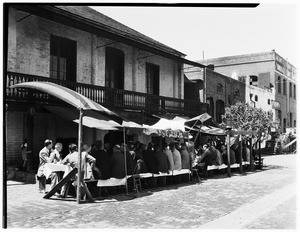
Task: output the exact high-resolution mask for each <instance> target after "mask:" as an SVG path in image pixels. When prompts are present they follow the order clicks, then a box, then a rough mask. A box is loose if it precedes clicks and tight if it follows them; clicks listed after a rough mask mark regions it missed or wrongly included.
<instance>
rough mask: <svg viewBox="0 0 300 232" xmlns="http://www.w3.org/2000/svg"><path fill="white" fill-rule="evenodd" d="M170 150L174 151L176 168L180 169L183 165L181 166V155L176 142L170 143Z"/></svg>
mask: <svg viewBox="0 0 300 232" xmlns="http://www.w3.org/2000/svg"><path fill="white" fill-rule="evenodd" d="M170 150H171V152H172V153H173V160H174V170H178V171H180V170H181V168H182V166H181V156H180V153H179V151H178V150H177V149H176V145H175V143H174V142H171V143H170Z"/></svg>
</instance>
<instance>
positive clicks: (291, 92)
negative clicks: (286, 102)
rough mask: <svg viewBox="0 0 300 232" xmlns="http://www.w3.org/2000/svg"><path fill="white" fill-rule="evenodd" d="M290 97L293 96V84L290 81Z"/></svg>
mask: <svg viewBox="0 0 300 232" xmlns="http://www.w3.org/2000/svg"><path fill="white" fill-rule="evenodd" d="M290 97H293V85H292V83H291V82H290Z"/></svg>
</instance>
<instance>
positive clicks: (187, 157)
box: [180, 143, 191, 169]
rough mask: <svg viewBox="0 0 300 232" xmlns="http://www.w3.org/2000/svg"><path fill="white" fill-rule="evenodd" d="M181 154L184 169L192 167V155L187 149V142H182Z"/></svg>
mask: <svg viewBox="0 0 300 232" xmlns="http://www.w3.org/2000/svg"><path fill="white" fill-rule="evenodd" d="M180 156H181V167H182V169H190V168H191V157H190V154H189V152H188V151H187V147H186V144H185V143H182V144H181V150H180Z"/></svg>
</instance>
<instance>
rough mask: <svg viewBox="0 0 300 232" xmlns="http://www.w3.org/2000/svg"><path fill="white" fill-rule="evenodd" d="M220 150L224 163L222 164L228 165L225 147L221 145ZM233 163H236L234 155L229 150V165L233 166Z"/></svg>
mask: <svg viewBox="0 0 300 232" xmlns="http://www.w3.org/2000/svg"><path fill="white" fill-rule="evenodd" d="M221 149H222V157H223V162H224V164H226V165H228V156H227V146H226V145H222V147H221ZM235 163H236V160H235V153H234V151H233V150H232V149H231V148H230V165H232V164H235Z"/></svg>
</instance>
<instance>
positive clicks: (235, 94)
mask: <svg viewBox="0 0 300 232" xmlns="http://www.w3.org/2000/svg"><path fill="white" fill-rule="evenodd" d="M234 96H235V97H240V96H241V94H240V90H239V89H236V90H235V91H234Z"/></svg>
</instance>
